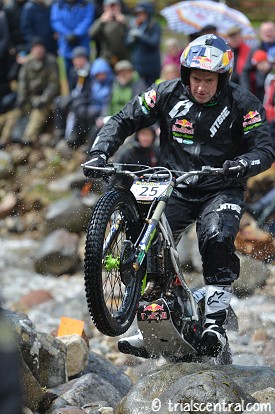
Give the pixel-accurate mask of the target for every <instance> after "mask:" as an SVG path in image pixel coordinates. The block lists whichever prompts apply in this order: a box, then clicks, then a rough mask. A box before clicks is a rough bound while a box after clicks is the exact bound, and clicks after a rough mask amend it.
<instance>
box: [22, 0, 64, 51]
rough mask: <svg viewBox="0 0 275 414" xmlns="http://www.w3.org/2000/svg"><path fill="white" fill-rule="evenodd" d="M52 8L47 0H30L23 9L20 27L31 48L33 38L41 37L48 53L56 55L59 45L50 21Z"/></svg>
mask: <svg viewBox="0 0 275 414" xmlns="http://www.w3.org/2000/svg"><path fill="white" fill-rule="evenodd" d="M50 13H51V8H50V6H49V5H48V3H46V0H28V1H27V2H26V3H25V4H24V6H23V9H22V13H21V19H20V28H21V32H22V35H23V38H24V41H25V43H26V45H27V49H28V50H29V49H30V45H31V43H32V40H33V39H34V38H36V37H41V38H42V39H43V42H44V44H45V47H46V50H47V52H48V53H52V54H54V55H56V51H57V46H56V39H55V38H54V31H53V29H52V27H51V22H50Z"/></svg>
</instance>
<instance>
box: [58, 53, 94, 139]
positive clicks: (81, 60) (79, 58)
mask: <svg viewBox="0 0 275 414" xmlns="http://www.w3.org/2000/svg"><path fill="white" fill-rule="evenodd" d="M72 60H73V68H72V73H71V75H70V77H71V79H72V90H71V92H70V93H69V95H61V96H59V97H58V98H57V99H56V101H55V110H54V120H55V122H54V123H55V127H56V129H55V131H54V135H55V138H56V140H57V141H59V140H60V139H62V138H64V137H65V132H66V125H67V118H68V115H69V113H70V112H71V110H72V107H76V106H77V102H78V103H80V102H81V101H82V102H83V100H84V102H87V101H88V100H89V97H90V88H91V76H90V68H91V64H90V62H89V56H88V53H87V49H86V48H85V47H83V46H78V47H76V48H75V49H74V50H73V52H72Z"/></svg>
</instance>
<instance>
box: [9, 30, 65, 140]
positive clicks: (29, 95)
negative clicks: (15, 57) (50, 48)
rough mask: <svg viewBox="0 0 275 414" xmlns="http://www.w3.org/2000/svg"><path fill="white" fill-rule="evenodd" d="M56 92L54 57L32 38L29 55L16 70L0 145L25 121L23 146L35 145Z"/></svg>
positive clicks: (47, 119) (57, 93)
mask: <svg viewBox="0 0 275 414" xmlns="http://www.w3.org/2000/svg"><path fill="white" fill-rule="evenodd" d="M59 93H60V85H59V73H58V66H57V63H56V59H55V57H54V56H53V55H52V54H50V53H47V52H46V48H45V44H44V42H43V39H41V38H40V37H36V38H33V40H32V43H31V49H30V54H29V56H28V58H27V60H26V62H25V63H24V64H23V65H22V67H21V69H20V71H19V78H18V85H17V102H16V108H15V109H14V110H12V111H11V112H9V117H8V118H7V120H6V123H5V125H4V127H3V130H2V134H1V142H4V143H8V142H10V141H11V139H12V133H13V132H12V131H13V128H14V126H15V125H16V123H17V121H19V120H20V119H21V118H22V119H23V118H25V120H26V126H25V128H24V132H23V134H22V133H21V134H20V136H21V137H22V143H23V144H36V143H37V142H38V141H39V135H40V134H41V132H42V131H43V129H44V127H45V125H46V123H47V122H48V121H49V119H50V118H51V116H52V111H53V102H54V99H55V98H56V97H57V96H58V95H59Z"/></svg>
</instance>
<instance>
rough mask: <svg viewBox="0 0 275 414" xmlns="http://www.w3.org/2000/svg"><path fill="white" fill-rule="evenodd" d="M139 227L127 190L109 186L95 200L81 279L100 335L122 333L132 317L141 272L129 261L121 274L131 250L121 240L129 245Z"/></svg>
mask: <svg viewBox="0 0 275 414" xmlns="http://www.w3.org/2000/svg"><path fill="white" fill-rule="evenodd" d="M141 228H142V223H141V219H140V216H139V212H138V209H137V206H136V203H135V200H134V199H133V196H132V195H131V194H130V193H128V192H126V191H121V190H112V191H110V192H108V193H106V194H105V195H104V196H102V197H101V198H100V200H99V201H98V203H97V204H96V206H95V209H94V211H93V214H92V217H91V221H90V223H89V226H88V230H87V237H86V247H85V260H84V279H85V291H86V298H87V303H88V308H89V312H90V315H91V317H92V319H93V322H94V324H95V326H96V327H97V329H98V330H99V331H101V332H102V333H103V334H104V335H108V336H119V335H122V334H123V333H125V332H126V331H127V330H128V328H129V327H130V325H131V324H132V322H133V319H134V317H135V314H136V310H137V306H138V300H139V298H140V293H141V281H142V278H143V274H144V272H142V271H139V272H137V273H135V272H134V271H133V270H132V265H131V263H130V264H129V266H128V265H127V266H128V267H129V271H128V272H127V274H126V273H125V272H124V274H126V277H123V276H122V274H121V266H122V263H124V262H125V260H126V262H127V258H131V253H132V250H131V248H129V247H127V248H125V240H128V242H127V243H128V244H127V243H126V244H127V246H129V245H130V246H131V244H132V243H134V242H135V241H136V239H137V237H138V235H139V233H140V231H141ZM131 242H132V243H131ZM128 262H131V260H128Z"/></svg>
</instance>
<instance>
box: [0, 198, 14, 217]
mask: <svg viewBox="0 0 275 414" xmlns="http://www.w3.org/2000/svg"><path fill="white" fill-rule="evenodd" d="M16 203H17V197H16V195H15V194H14V193H7V194H5V195H4V197H3V198H2V199H1V198H0V219H3V218H5V217H7V216H8V215H9V214H11V213H12V212H13V211H14V208H15V206H16Z"/></svg>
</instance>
